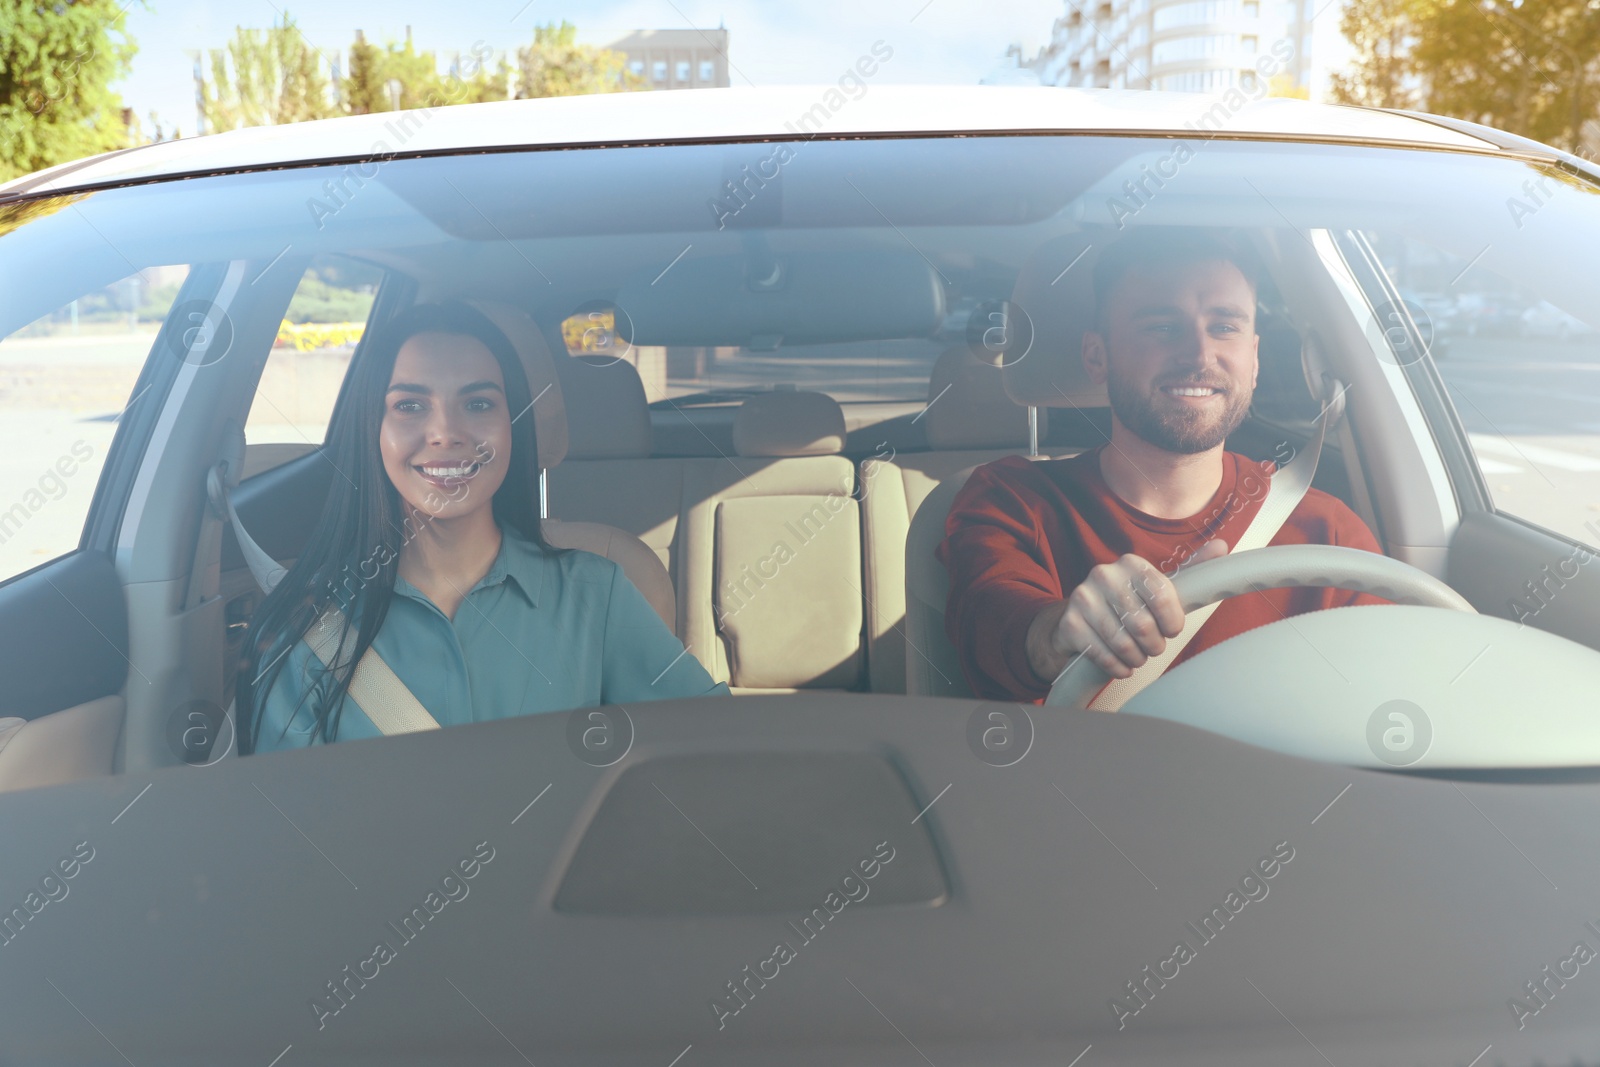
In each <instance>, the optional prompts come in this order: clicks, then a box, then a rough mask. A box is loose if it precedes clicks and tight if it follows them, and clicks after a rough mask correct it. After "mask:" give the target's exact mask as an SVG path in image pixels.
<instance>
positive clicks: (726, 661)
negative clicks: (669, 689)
mask: <svg viewBox="0 0 1600 1067" xmlns="http://www.w3.org/2000/svg"><path fill="white" fill-rule="evenodd" d="M558 366H560V367H561V378H562V386H563V391H564V393H565V399H566V405H567V409H568V417H569V420H570V421H571V423H572V424H573V427H574V429H573V431H572V434H571V442H570V448H569V451H568V456H567V461H566V462H565V463H563V464H562V465H561V466H560V467H558V468H556V469H554V470H552V471H551V472H550V474H549V494H550V511H551V514H554V515H561V516H562V517H564V518H570V519H582V520H587V521H591V522H600V523H605V524H608V525H611V526H617V527H620V528H622V529H624V530H626V531H628V532H629V533H631V534H633V535H634V536H636V537H638V538H640V539H641V540H643V541H644V542H645V543H646V544H647V545H648V546H649V547H650V548H651V550H652V551H654V552H656V554H657V555H658V556H659V557H660V558H661V560H662V562H663V563H665V564H666V565H667V568H668V571H669V573H670V574H671V576H672V581H673V584H674V586H675V588H676V590H677V605H678V612H677V618H678V626H677V631H678V636H679V637H680V638H681V639H682V640H683V642H684V644H685V646H686V647H688V648H689V649H690V650H691V651H692V652H693V653H694V655H696V656H697V657H699V659H700V662H701V663H703V664H704V665H705V667H706V669H707V670H708V671H709V672H710V673H711V675H712V677H714V678H716V679H718V680H719V681H726V682H727V683H728V684H729V686H730V687H731V688H732V689H733V690H734V691H735V692H786V691H792V690H795V689H812V688H834V689H855V688H860V687H861V686H862V684H863V682H864V680H865V674H866V650H865V648H864V646H863V642H862V627H863V621H864V612H863V609H862V585H861V582H862V558H861V517H860V506H859V504H858V502H857V500H856V498H855V497H854V496H853V495H852V494H853V490H854V479H855V471H854V469H853V466H852V464H851V462H850V461H849V460H848V459H846V458H845V457H843V456H841V455H838V453H839V452H840V451H842V450H843V448H844V442H845V422H844V414H843V412H842V411H841V409H840V408H839V405H838V403H837V402H835V401H834V400H833V399H832V398H831V397H828V396H825V395H823V394H821V393H802V392H777V393H768V394H763V395H761V396H757V397H753V398H752V399H751V400H749V401H747V402H746V403H745V404H744V405H742V406H741V408H740V409H739V411H738V413H737V415H736V417H735V422H734V433H733V438H734V450H735V454H734V455H733V456H723V457H718V458H705V457H659V458H653V457H651V456H650V421H649V419H650V413H649V408H648V404H647V403H646V398H645V394H644V389H643V387H642V385H641V384H640V383H639V379H638V375H637V372H636V371H635V370H634V368H633V367H632V366H631V365H630V364H628V363H624V362H618V361H613V360H609V359H602V360H594V359H574V360H572V361H571V362H570V363H567V364H561V363H559V362H558ZM902 595H903V594H902Z"/></svg>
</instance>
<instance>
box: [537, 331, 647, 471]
mask: <svg viewBox="0 0 1600 1067" xmlns="http://www.w3.org/2000/svg"><path fill="white" fill-rule="evenodd" d="M558 368H559V373H560V376H561V385H562V387H563V388H564V389H565V390H566V404H567V435H568V440H567V458H568V459H640V458H644V457H646V456H648V455H650V452H651V448H652V442H651V438H650V401H649V400H648V399H647V398H646V397H645V395H644V381H643V380H642V379H641V378H640V377H639V371H638V369H637V368H636V367H634V365H633V364H632V363H628V362H627V361H625V360H620V359H617V358H616V357H615V356H572V357H570V358H567V359H564V360H562V362H561V363H559V364H558Z"/></svg>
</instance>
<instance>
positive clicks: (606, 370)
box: [547, 356, 683, 636]
mask: <svg viewBox="0 0 1600 1067" xmlns="http://www.w3.org/2000/svg"><path fill="white" fill-rule="evenodd" d="M556 368H557V371H558V374H557V376H558V377H559V378H560V380H561V390H562V398H563V403H564V406H565V409H566V419H567V425H568V429H569V432H568V436H567V455H566V460H565V461H564V462H563V463H562V464H561V466H559V467H557V468H554V469H552V470H550V472H549V474H548V475H547V484H548V487H549V494H550V510H551V514H555V515H565V516H569V517H571V518H581V519H585V520H587V521H590V522H599V523H605V524H606V525H609V526H615V527H617V528H618V529H622V530H626V531H628V533H630V534H632V535H633V536H635V537H637V538H639V539H640V540H641V541H642V542H643V543H644V544H645V545H646V546H648V547H649V548H650V550H651V552H652V553H654V555H655V556H656V558H657V559H658V560H659V561H660V562H661V564H662V566H663V567H665V568H666V569H667V573H668V575H669V577H670V578H672V579H673V580H674V581H675V580H676V579H677V573H676V569H675V566H674V561H673V541H674V538H675V537H676V536H677V530H678V516H679V512H680V511H681V506H682V497H683V484H682V481H683V476H682V469H681V467H679V466H677V465H676V463H675V462H673V461H660V462H653V461H650V453H651V449H652V434H651V429H650V405H649V401H648V399H647V398H646V396H645V391H644V383H643V382H642V381H640V379H639V372H638V371H637V370H635V369H634V367H633V365H632V364H631V363H626V362H623V361H621V360H615V359H611V358H609V357H605V358H598V359H597V358H591V357H581V356H579V357H568V358H565V359H562V360H561V361H560V362H558V363H557V364H556ZM673 627H674V629H676V628H677V620H676V618H674V620H673ZM680 636H681V634H680Z"/></svg>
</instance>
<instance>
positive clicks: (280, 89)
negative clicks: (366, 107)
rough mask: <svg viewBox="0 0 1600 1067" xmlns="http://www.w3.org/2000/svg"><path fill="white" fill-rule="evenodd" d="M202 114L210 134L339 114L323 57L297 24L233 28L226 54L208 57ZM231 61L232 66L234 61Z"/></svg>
mask: <svg viewBox="0 0 1600 1067" xmlns="http://www.w3.org/2000/svg"><path fill="white" fill-rule="evenodd" d="M210 58H211V77H210V79H209V80H208V81H207V82H206V84H204V85H203V86H202V87H201V111H202V113H203V114H204V115H205V119H206V125H207V127H208V129H209V130H210V131H211V132H219V131H222V130H236V129H240V128H243V127H246V126H276V125H280V124H282V123H286V122H306V121H309V120H311V119H325V118H330V117H332V116H334V115H337V114H338V113H339V112H338V110H337V109H336V108H335V106H334V104H333V101H332V99H331V96H330V88H331V87H330V84H329V81H328V75H327V73H326V72H325V71H324V70H323V60H322V56H321V54H320V53H318V52H317V50H316V49H315V48H313V47H312V46H311V43H310V42H309V41H307V40H306V38H305V35H304V34H303V33H301V32H300V29H299V27H298V26H296V25H295V24H294V20H293V19H292V18H291V17H290V16H289V15H288V14H285V15H284V16H283V22H282V24H281V25H274V26H273V27H272V28H270V29H266V30H247V29H244V28H243V27H235V29H234V31H233V40H232V41H230V42H229V43H228V47H227V48H226V50H222V49H213V50H212V51H211V53H210ZM230 61H231V62H230Z"/></svg>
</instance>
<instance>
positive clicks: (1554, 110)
mask: <svg viewBox="0 0 1600 1067" xmlns="http://www.w3.org/2000/svg"><path fill="white" fill-rule="evenodd" d="M1341 27H1342V28H1343V29H1344V31H1345V35H1346V36H1347V37H1348V38H1349V39H1350V41H1351V43H1352V44H1354V45H1355V47H1356V63H1355V66H1354V67H1353V69H1352V70H1351V71H1349V72H1348V73H1346V74H1344V75H1338V76H1335V78H1334V92H1335V97H1336V99H1338V100H1340V101H1341V102H1347V103H1360V104H1371V105H1374V106H1378V107H1412V108H1420V109H1422V110H1426V111H1432V112H1435V113H1437V114H1441V115H1451V116H1454V117H1457V118H1464V119H1469V120H1471V121H1473V122H1481V123H1484V124H1486V125H1489V126H1496V127H1499V128H1500V129H1504V130H1508V131H1510V132H1512V133H1517V134H1521V135H1522V136H1524V137H1531V138H1533V139H1535V140H1538V141H1544V142H1546V143H1548V144H1554V145H1558V146H1562V147H1566V148H1570V149H1576V148H1577V147H1579V146H1580V144H1581V140H1582V131H1583V126H1584V123H1585V122H1586V121H1587V120H1589V119H1591V118H1592V117H1593V116H1594V115H1595V113H1596V105H1597V104H1600V61H1597V60H1596V56H1597V54H1600V4H1595V5H1591V2H1590V0H1518V2H1516V3H1515V4H1513V3H1511V2H1508V0H1354V2H1353V3H1352V5H1351V6H1350V7H1349V8H1347V9H1346V11H1345V15H1344V19H1343V21H1342V23H1341Z"/></svg>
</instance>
